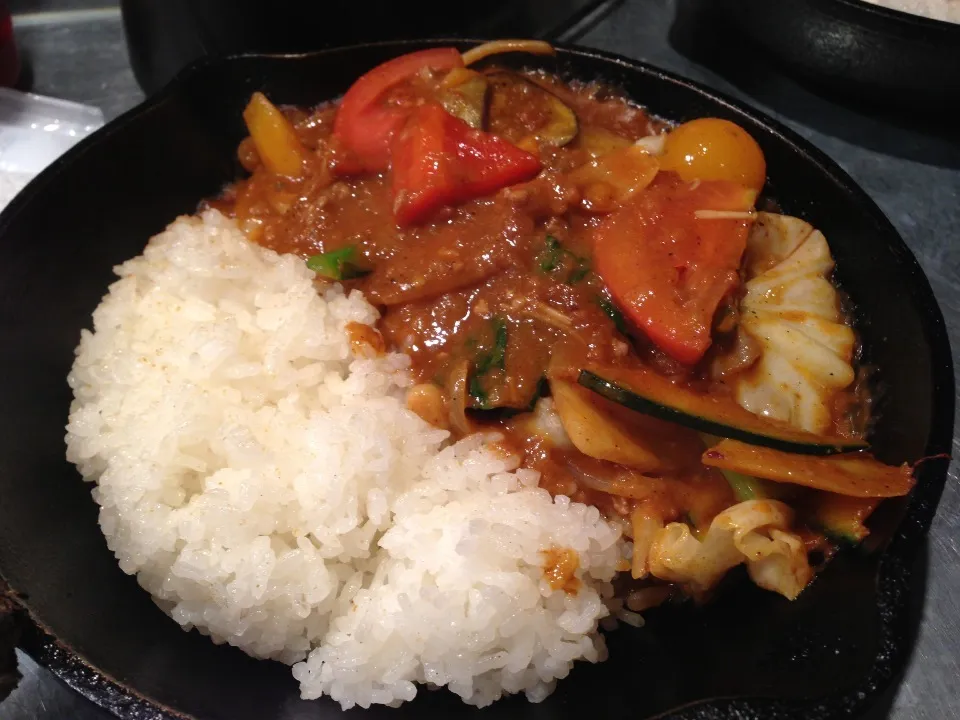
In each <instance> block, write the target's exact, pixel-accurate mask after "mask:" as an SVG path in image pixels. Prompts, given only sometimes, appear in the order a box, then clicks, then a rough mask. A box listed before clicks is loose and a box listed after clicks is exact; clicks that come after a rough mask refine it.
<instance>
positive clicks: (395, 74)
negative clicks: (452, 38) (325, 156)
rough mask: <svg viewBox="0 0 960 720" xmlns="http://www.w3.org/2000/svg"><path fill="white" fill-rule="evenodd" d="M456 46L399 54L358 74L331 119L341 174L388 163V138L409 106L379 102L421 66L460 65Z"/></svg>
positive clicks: (374, 169) (379, 168) (381, 167)
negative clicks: (341, 156)
mask: <svg viewBox="0 0 960 720" xmlns="http://www.w3.org/2000/svg"><path fill="white" fill-rule="evenodd" d="M462 66H463V59H462V57H461V56H460V53H459V52H458V51H457V49H456V48H431V49H429V50H420V51H418V52H413V53H409V54H407V55H401V56H400V57H397V58H393V59H392V60H388V61H387V62H385V63H383V64H382V65H378V66H377V67H375V68H373V70H370V71H369V72H367V73H366V74H365V75H363V76H361V77H360V78H359V79H358V80H357V81H356V82H355V83H354V84H353V85H352V86H351V87H350V89H349V90H347V92H346V94H345V95H344V96H343V100H341V101H340V107H339V108H338V109H337V115H336V117H335V118H334V121H333V136H334V138H336V140H337V142H338V144H339V146H340V148H339V149H341V150H343V151H344V155H345V156H346V162H344V163H342V164H340V165H339V166H338V167H337V169H338V170H339V171H340V172H341V173H342V174H353V173H356V172H382V171H384V170H386V169H387V168H388V167H389V166H390V141H391V140H392V138H393V136H394V135H395V134H396V133H397V132H398V131H399V130H400V129H401V128H402V127H403V124H404V122H405V121H406V119H407V116H408V115H409V114H410V109H411V108H409V107H399V106H387V105H385V104H383V103H382V102H381V101H382V100H383V96H384V95H385V94H386V93H387V91H388V90H390V89H391V88H393V87H395V86H396V85H398V84H399V83H401V82H403V81H404V80H406V79H407V78H410V77H412V76H413V75H415V74H417V73H418V72H420V71H421V70H423V69H424V68H430V69H432V70H449V69H451V68H455V67H462Z"/></svg>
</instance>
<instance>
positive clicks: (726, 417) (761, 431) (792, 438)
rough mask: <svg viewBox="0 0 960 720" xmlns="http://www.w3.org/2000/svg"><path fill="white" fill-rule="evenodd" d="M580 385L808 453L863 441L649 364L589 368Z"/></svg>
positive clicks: (671, 417) (640, 407) (703, 427)
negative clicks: (771, 413) (814, 429)
mask: <svg viewBox="0 0 960 720" xmlns="http://www.w3.org/2000/svg"><path fill="white" fill-rule="evenodd" d="M578 381H579V383H580V384H581V385H583V386H584V387H586V388H589V389H590V390H593V391H594V392H595V393H599V394H600V395H602V396H603V397H605V398H607V399H608V400H613V402H615V403H618V404H620V405H623V406H624V407H628V408H630V409H631V410H636V411H637V412H641V413H644V414H646V415H653V416H654V417H657V418H660V419H661V420H667V421H669V422H674V423H677V424H678V425H685V426H686V427H690V428H693V429H694V430H699V431H700V432H704V433H709V434H711V435H717V436H719V437H725V438H733V439H735V440H741V441H743V442H745V443H751V444H754V445H762V446H764V447H769V448H773V449H775V450H782V451H784V452H793V453H801V454H804V455H830V454H833V453H838V452H849V451H852V450H862V449H864V448H866V447H867V443H866V442H865V441H863V440H857V439H850V438H845V437H839V436H829V435H815V434H813V433H809V432H806V431H804V430H798V429H797V428H794V427H791V426H790V425H787V424H786V423H783V422H779V421H777V420H771V419H769V418H764V417H761V416H759V415H754V414H753V413H751V412H749V411H747V410H744V409H743V408H742V407H740V406H739V405H737V403H736V402H735V401H734V399H733V398H732V397H726V396H723V395H708V394H706V393H701V392H697V391H696V390H692V389H690V388H685V387H681V386H679V385H676V384H674V383H672V382H671V381H670V379H669V378H666V377H664V376H662V375H659V374H658V373H656V372H654V371H653V370H647V369H645V368H609V367H603V368H599V367H587V368H586V369H584V370H581V371H580V376H579V378H578Z"/></svg>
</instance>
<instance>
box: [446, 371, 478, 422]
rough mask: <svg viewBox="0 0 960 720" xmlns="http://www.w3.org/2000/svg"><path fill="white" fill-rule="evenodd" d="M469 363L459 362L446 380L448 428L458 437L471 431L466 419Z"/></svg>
mask: <svg viewBox="0 0 960 720" xmlns="http://www.w3.org/2000/svg"><path fill="white" fill-rule="evenodd" d="M469 372H470V363H469V361H467V360H461V361H460V362H458V363H457V364H456V365H454V367H453V369H452V370H451V371H450V376H449V377H448V378H447V388H446V390H447V397H449V398H450V407H449V410H450V427H451V428H452V429H453V430H455V431H456V432H457V433H458V434H459V435H461V436H464V435H469V434H470V433H471V431H472V429H471V427H470V421H469V420H468V419H467V394H468V393H467V375H468V374H469Z"/></svg>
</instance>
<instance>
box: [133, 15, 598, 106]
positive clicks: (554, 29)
mask: <svg viewBox="0 0 960 720" xmlns="http://www.w3.org/2000/svg"><path fill="white" fill-rule="evenodd" d="M613 2H614V0H484V1H483V2H482V3H465V2H450V3H444V4H440V3H423V2H421V3H416V2H400V1H399V0H362V1H358V0H270V2H262V0H121V6H122V9H123V26H124V31H125V32H126V36H127V46H128V47H129V51H130V62H131V64H132V65H133V72H134V74H135V75H136V77H137V81H138V82H139V83H140V85H141V86H142V87H143V89H144V90H145V91H146V92H148V93H152V92H154V91H156V90H158V89H159V88H161V87H162V86H163V85H165V84H166V83H167V81H168V80H170V78H172V77H173V76H174V75H175V74H176V73H177V72H178V71H179V70H180V69H182V68H183V67H185V66H186V65H187V64H189V63H190V62H191V61H193V60H196V59H197V58H200V57H202V56H205V55H228V54H235V53H241V52H305V51H309V50H319V49H321V48H324V47H334V46H340V45H350V44H353V43H358V42H370V41H374V40H401V39H408V38H424V37H496V36H501V37H504V36H512V37H535V38H547V39H567V38H569V32H570V31H571V29H572V28H574V27H576V26H577V25H578V23H579V22H581V21H582V20H583V19H584V18H586V17H587V16H590V15H592V14H594V12H595V11H597V10H598V9H599V8H600V7H601V6H604V5H608V4H613Z"/></svg>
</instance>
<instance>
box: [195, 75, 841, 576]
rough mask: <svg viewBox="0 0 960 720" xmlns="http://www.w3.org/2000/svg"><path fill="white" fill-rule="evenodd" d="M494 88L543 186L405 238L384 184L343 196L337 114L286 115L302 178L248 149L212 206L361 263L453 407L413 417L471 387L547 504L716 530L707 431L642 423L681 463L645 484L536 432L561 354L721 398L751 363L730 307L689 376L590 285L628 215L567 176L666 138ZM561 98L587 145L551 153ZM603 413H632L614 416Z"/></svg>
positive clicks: (531, 92)
mask: <svg viewBox="0 0 960 720" xmlns="http://www.w3.org/2000/svg"><path fill="white" fill-rule="evenodd" d="M485 73H486V77H487V80H488V82H489V83H490V93H491V98H490V101H489V104H488V110H487V112H488V115H487V118H486V127H487V129H488V130H490V131H491V132H494V133H496V134H498V135H500V136H502V137H504V138H506V139H508V140H510V141H511V142H513V143H515V144H517V145H518V146H520V147H523V148H525V149H529V150H531V151H534V152H536V153H537V154H538V155H539V157H540V159H541V161H542V164H543V170H542V172H541V173H540V174H539V175H538V176H537V177H536V178H535V179H534V180H532V181H530V182H528V183H524V184H522V185H517V186H513V187H508V188H505V189H504V190H501V191H500V192H498V193H496V194H495V195H493V196H491V197H485V198H481V199H478V200H473V201H470V202H467V203H465V204H463V205H461V206H459V207H447V208H444V209H442V210H440V211H439V212H438V213H436V215H435V216H434V217H432V219H431V221H430V222H429V223H426V224H423V225H420V226H416V227H412V228H407V229H401V228H399V227H398V226H397V225H396V223H395V222H394V218H393V208H392V195H391V187H390V177H389V173H386V174H381V175H366V176H362V175H361V176H356V177H351V178H347V179H338V178H337V177H336V176H335V173H333V172H332V171H331V169H330V168H331V166H334V167H335V166H336V162H337V160H338V159H337V152H338V148H337V146H336V143H335V142H332V141H331V132H332V127H333V119H334V115H335V113H336V107H335V105H333V104H325V105H321V106H319V107H317V108H314V109H311V110H301V109H286V110H285V112H286V113H287V115H288V117H289V118H290V119H291V120H292V121H293V122H294V124H295V128H296V131H297V134H298V136H299V137H300V139H301V141H302V142H303V143H304V145H305V146H306V147H308V148H309V149H310V150H311V151H312V155H311V158H310V161H309V163H308V165H307V168H306V170H307V171H306V172H305V173H304V175H303V176H302V177H301V178H299V179H296V180H291V179H287V178H281V177H278V176H276V175H273V174H271V173H269V172H266V171H265V170H264V168H263V167H262V165H261V164H260V163H259V160H258V157H257V153H256V151H255V149H254V148H253V147H252V144H251V143H250V141H249V139H248V140H246V141H244V143H242V144H241V146H240V149H239V156H240V159H241V162H242V163H243V164H244V166H245V167H246V168H247V169H248V170H249V171H251V175H250V177H248V178H246V179H244V180H241V181H239V182H238V183H236V184H235V185H233V186H232V187H230V188H228V189H227V190H226V191H225V193H224V194H223V195H222V196H221V197H220V198H218V199H216V200H213V201H211V202H210V204H211V205H213V206H215V207H217V208H219V209H221V210H222V211H224V212H226V213H228V214H230V215H233V216H235V217H236V218H237V219H238V220H239V221H240V223H241V225H242V227H244V229H245V230H246V231H247V232H248V235H249V236H250V237H251V238H252V239H254V240H255V241H257V242H259V243H261V244H262V245H264V246H266V247H269V248H271V249H273V250H276V251H278V252H292V253H296V254H298V255H300V256H302V257H304V258H307V257H309V256H311V255H314V254H317V253H324V252H330V251H332V250H338V249H341V248H346V247H353V248H355V250H356V257H357V264H358V265H359V266H361V267H362V268H363V270H365V271H368V274H366V275H364V276H363V277H360V278H357V279H353V280H349V281H347V282H346V283H345V284H346V285H347V286H348V287H356V288H359V289H360V290H362V291H363V292H364V293H365V295H366V297H367V298H368V300H369V301H370V302H372V303H373V304H375V305H377V306H378V307H379V308H380V309H381V312H382V317H381V320H380V323H379V326H378V327H379V330H380V332H381V333H382V336H383V339H384V341H385V345H386V347H387V348H388V349H391V350H399V351H402V352H405V353H406V354H408V355H409V356H410V357H411V359H412V371H413V374H414V377H415V379H416V381H417V382H418V383H422V384H433V385H434V386H436V387H438V388H440V389H441V391H442V392H437V393H436V394H435V393H434V391H432V390H431V391H425V392H422V393H421V394H420V396H419V397H418V402H421V404H424V405H425V406H430V407H429V408H428V409H426V410H424V411H423V412H421V413H420V414H421V415H422V416H424V417H433V418H440V417H444V416H445V414H444V412H443V411H442V403H448V404H449V403H450V402H452V395H454V394H455V393H452V392H451V388H453V387H456V386H457V383H458V382H459V383H460V384H461V390H463V388H462V385H463V384H464V383H466V384H467V386H468V387H467V390H468V395H469V397H468V401H467V403H468V407H469V408H471V410H470V411H469V416H470V420H469V423H470V426H471V428H472V429H475V428H477V427H481V426H484V425H486V426H495V427H496V428H497V429H499V430H501V431H503V432H504V434H505V440H504V445H505V446H506V447H507V448H509V449H510V450H511V451H513V452H517V453H519V454H520V455H521V456H522V457H523V464H524V465H525V466H527V467H531V468H533V469H536V470H538V471H540V472H541V485H542V486H543V487H545V488H547V489H548V490H550V491H551V492H552V493H554V494H564V495H568V496H570V497H571V498H572V499H574V500H579V501H583V502H588V503H591V504H593V505H596V506H597V507H598V508H599V509H600V510H601V511H602V512H603V513H604V514H605V515H607V516H608V517H611V518H616V517H623V518H627V517H629V516H630V515H631V513H632V512H633V511H634V510H635V509H636V508H638V507H643V508H644V509H645V511H646V512H649V513H650V514H652V515H654V516H656V517H657V518H659V519H662V520H663V521H665V522H669V521H672V520H684V521H689V522H692V523H693V524H694V525H695V526H696V527H705V526H706V525H708V524H709V521H710V520H711V519H712V518H713V516H715V515H716V514H717V513H718V512H720V511H722V510H723V509H725V508H726V507H729V506H730V505H732V504H734V503H735V499H734V496H733V494H732V491H731V489H730V486H729V485H728V483H727V482H726V481H725V480H724V478H723V476H722V475H721V474H720V472H719V471H717V470H714V469H711V468H707V467H704V466H703V465H702V464H701V463H700V461H699V458H700V454H701V453H702V451H703V447H704V445H703V441H702V439H701V438H700V437H699V436H698V435H697V434H696V433H695V432H693V431H690V430H688V429H686V428H682V427H679V426H676V425H672V424H669V423H664V422H660V421H657V420H653V419H651V418H645V417H644V418H641V419H640V420H636V419H634V420H633V421H632V422H640V423H641V424H644V428H643V429H642V430H643V432H645V433H647V434H649V435H651V436H653V437H656V438H657V439H658V442H659V443H660V445H661V447H663V448H664V451H663V452H664V453H665V454H666V456H668V457H669V458H670V462H669V463H668V464H667V468H666V469H664V470H662V471H660V472H658V473H646V474H643V473H641V472H638V471H637V470H634V469H631V468H628V467H625V466H622V465H618V464H616V463H612V462H607V461H604V460H596V459H593V458H590V457H587V456H586V455H584V454H582V453H580V452H578V451H577V450H576V449H575V448H572V447H558V446H557V445H556V444H555V443H553V442H551V441H550V440H549V439H546V438H545V437H544V436H543V434H542V433H539V432H537V431H536V430H535V429H534V428H533V426H532V425H531V422H530V418H531V412H530V411H531V410H532V409H533V407H534V404H535V403H536V401H537V398H538V397H539V396H541V395H542V394H543V393H544V390H545V386H546V382H545V377H546V374H547V372H548V369H549V367H550V363H551V357H552V356H553V354H554V353H555V351H556V349H557V348H558V347H560V346H561V345H564V344H570V343H573V344H575V345H576V347H577V348H579V349H580V350H581V352H585V353H586V355H587V356H588V357H589V358H590V359H591V360H594V361H598V362H602V363H607V364H616V365H630V364H636V363H640V364H644V365H648V366H653V367H654V368H656V369H657V370H658V371H660V372H662V373H665V374H668V375H670V376H674V377H676V378H677V379H678V380H679V381H681V382H689V383H693V384H696V385H697V386H699V387H703V388H707V389H709V390H710V391H711V392H721V393H727V392H729V390H728V389H727V386H726V385H725V384H724V382H723V380H725V379H726V378H728V377H729V376H731V375H734V374H736V372H737V371H738V368H739V367H740V366H741V365H747V364H749V359H750V348H746V349H745V348H744V346H743V343H738V341H737V338H736V336H735V334H726V335H725V334H724V332H723V330H724V329H725V328H724V319H723V318H724V317H727V316H728V315H731V314H732V313H733V312H734V308H735V306H736V302H735V301H736V297H734V296H731V297H730V298H728V299H727V300H726V301H725V305H722V306H721V311H720V312H718V314H717V323H716V327H715V329H719V331H720V332H718V333H716V334H715V339H714V346H713V347H712V348H711V350H710V351H709V352H708V354H707V357H706V358H705V359H704V360H703V361H701V362H700V363H699V364H698V365H696V366H695V367H693V368H688V367H684V366H682V365H680V364H678V363H677V362H675V361H674V360H672V359H671V358H670V357H668V356H667V355H665V354H664V353H663V352H661V351H659V350H658V349H657V348H656V347H655V346H654V345H653V344H652V343H650V342H649V341H647V340H645V339H644V336H643V334H642V333H638V332H630V333H629V335H627V334H625V333H624V332H623V330H624V326H623V321H622V318H621V317H619V315H618V313H616V312H615V311H613V310H612V309H613V307H614V306H613V303H612V302H611V298H610V295H609V293H608V292H607V290H606V288H605V287H604V285H603V283H602V281H601V280H600V278H599V277H598V275H597V274H596V273H595V272H594V269H593V260H592V257H591V256H592V246H593V235H594V231H595V229H596V227H597V226H598V224H599V223H600V222H601V221H602V219H603V218H604V217H605V215H606V214H607V213H608V212H610V211H611V210H612V209H614V207H615V206H616V198H615V197H614V193H613V190H612V188H611V187H610V186H609V185H607V184H605V183H604V182H596V183H587V184H584V183H572V182H571V180H570V178H571V175H570V173H571V171H572V170H574V169H577V168H580V167H582V166H584V165H585V164H587V163H589V162H591V161H592V160H594V159H595V158H597V157H599V156H602V155H604V154H607V153H609V152H611V151H612V150H615V149H618V148H624V147H627V146H629V145H631V144H632V143H634V142H635V141H637V140H639V139H641V138H645V137H647V136H651V135H657V134H658V133H660V132H662V131H663V130H664V129H665V128H666V124H665V123H663V122H661V121H659V120H657V119H654V118H651V117H650V116H648V115H647V114H646V113H645V112H644V111H643V110H642V109H641V108H639V107H637V106H636V105H634V104H632V103H630V102H628V101H627V100H625V99H624V98H622V97H619V96H617V95H615V94H613V93H611V92H609V91H608V90H606V89H604V88H601V87H598V86H596V85H587V84H578V83H572V84H565V83H563V82H561V81H559V80H557V79H556V78H553V77H550V76H547V75H543V74H524V75H521V74H517V73H513V72H507V71H502V70H498V69H495V68H494V69H492V70H488V71H485ZM441 82H442V77H440V76H434V75H431V74H424V73H421V74H420V75H418V76H417V77H415V78H414V79H413V80H411V81H409V82H406V83H403V84H401V85H400V86H398V87H396V88H394V89H393V90H391V92H390V97H389V99H388V102H390V103H395V104H397V105H401V106H402V105H405V104H415V103H417V102H419V101H420V99H422V98H424V97H426V96H428V95H430V94H431V93H434V92H436V91H437V88H438V84H439V83H441ZM544 89H546V90H549V93H551V94H552V95H551V94H547V93H544V92H543V91H544ZM551 98H557V99H559V100H561V101H562V103H563V104H565V105H566V106H567V107H569V108H570V109H572V110H573V111H574V112H575V114H576V117H577V119H578V128H577V134H576V138H575V139H574V140H573V141H572V142H570V143H569V144H566V145H564V146H562V147H556V146H554V145H552V144H551V143H550V142H549V133H550V132H551V131H553V129H554V128H553V126H552V125H551V123H552V122H555V121H556V115H555V113H553V112H552V111H551V105H550V103H551V102H552V100H551ZM661 176H663V178H664V179H663V180H662V181H661V180H660V178H658V179H657V180H656V181H655V182H668V183H674V182H680V179H679V178H678V177H677V176H676V175H673V174H672V173H661ZM719 222H733V221H727V220H724V221H719ZM734 320H735V318H734ZM727 324H728V325H735V322H734V323H727ZM371 345H376V343H375V342H374V343H371ZM738 358H740V359H738ZM744 358H745V359H744ZM711 364H712V365H713V366H714V367H724V366H725V367H726V368H727V371H726V372H725V373H722V374H724V375H725V376H726V377H725V378H720V381H718V380H717V379H716V373H714V379H710V377H709V373H708V372H707V368H708V367H709V366H711ZM595 402H598V403H599V402H601V400H600V399H599V398H597V399H596V400H595ZM602 402H604V403H606V401H602ZM606 404H607V405H611V406H612V404H609V403H606ZM845 407H846V405H844V404H843V403H841V402H839V401H838V418H839V419H838V424H840V425H843V424H844V423H845V420H843V419H842V418H843V417H845V415H843V412H842V411H841V410H839V408H845ZM605 411H606V412H623V410H622V409H621V408H617V407H616V406H612V407H606V408H605ZM453 430H454V434H455V435H456V434H457V433H456V428H454V429H453ZM611 489H613V490H614V491H613V492H610V490H611ZM561 574H562V573H561Z"/></svg>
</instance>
